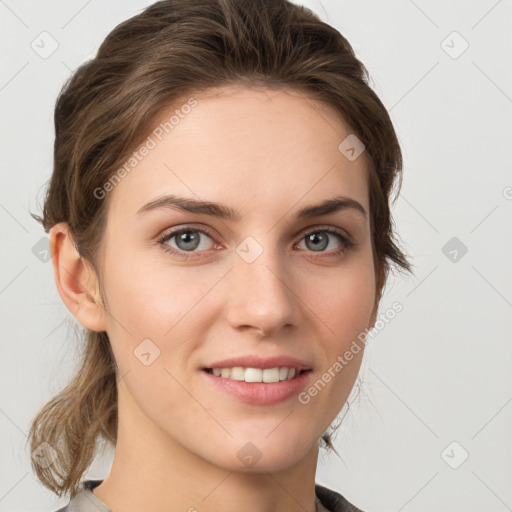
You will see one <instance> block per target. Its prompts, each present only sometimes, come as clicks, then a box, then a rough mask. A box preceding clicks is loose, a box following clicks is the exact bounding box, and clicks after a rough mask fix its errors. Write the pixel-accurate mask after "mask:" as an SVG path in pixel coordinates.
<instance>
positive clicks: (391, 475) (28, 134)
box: [0, 0, 512, 512]
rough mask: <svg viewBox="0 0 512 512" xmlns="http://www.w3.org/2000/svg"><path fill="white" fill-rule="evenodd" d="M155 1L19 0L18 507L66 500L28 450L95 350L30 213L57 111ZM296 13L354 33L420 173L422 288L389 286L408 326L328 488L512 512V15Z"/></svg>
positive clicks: (13, 141)
mask: <svg viewBox="0 0 512 512" xmlns="http://www.w3.org/2000/svg"><path fill="white" fill-rule="evenodd" d="M150 3H151V2H149V1H143V0H138V1H136V0H130V1H120V0H118V1H110V2H100V1H99V0H89V1H69V0H67V1H64V0H59V1H56V0H53V1H46V2H36V1H30V2H28V1H25V0H22V1H14V0H5V1H0V20H1V29H0V41H1V44H2V48H3V51H2V65H1V77H0V103H1V108H2V110H1V112H2V115H1V128H0V129H1V134H0V141H1V142H0V144H1V146H2V148H1V151H0V158H1V173H0V179H1V187H0V191H1V197H0V222H1V235H2V251H1V266H2V272H1V275H0V304H1V321H2V323H1V331H2V358H1V370H0V378H1V390H2V393H1V406H0V413H1V414H0V429H1V455H0V457H1V460H2V464H1V465H0V472H1V473H0V474H1V481H0V510H1V511H12V512H14V511H25V512H28V511H53V510H56V509H57V508H59V507H61V506H63V505H64V504H65V503H67V499H61V500H57V499H56V498H55V496H54V495H53V494H52V493H50V492H49V491H48V490H46V489H45V488H44V487H42V486H41V485H40V484H39V483H37V482H36V480H35V479H34V476H33V475H32V471H31V468H30V464H29V457H30V453H28V449H26V448H25V441H26V433H27V430H28V426H29V423H30V420H31V419H32V418H33V416H34V415H35V413H36V412H37V410H38V409H39V407H41V406H42V405H43V404H45V403H46V402H47V401H48V400H49V399H50V398H51V397H53V396H54V395H55V394H56V393H57V392H58V391H59V390H60V389H61V388H62V387H64V386H65V385H66V384H67V382H68V379H69V378H70V376H71V375H72V373H73V372H74V370H75V369H76V367H75V361H76V354H77V351H78V350H79V347H78V344H77V342H76V338H75V337H74V327H73V326H74V325H76V322H75V321H74V318H73V317H72V316H71V314H70V313H69V312H68V310H67V309H66V308H65V306H64V305H63V304H62V302H61V300H60V297H59V295H58V293H57V290H56V288H55V284H54V281H53V272H52V268H51V263H50V262H47V263H44V262H42V261H40V260H39V259H38V258H37V257H36V255H35V254H34V253H33V247H34V246H36V244H37V243H38V242H39V241H40V239H41V238H43V237H44V236H46V235H45V234H44V232H43V231H42V229H41V228H40V226H39V225H38V224H37V223H36V222H35V221H34V220H33V219H32V218H31V217H30V216H29V213H28V212H29V211H32V212H38V213H39V205H40V204H41V201H40V199H41V198H42V192H43V188H42V187H43V186H44V184H45V181H46V180H47V179H48V178H49V176H50V173H51V168H52V149H53V148H52V146H53V138H54V132H53V108H54V103H55V98H56V95H57V93H58V91H59V89H60V87H61V85H62V84H63V83H64V81H65V79H66V78H67V77H68V76H69V75H70V73H71V71H72V70H74V69H75V68H76V67H77V66H78V65H79V64H81V63H82V62H84V61H85V60H86V59H88V58H91V57H92V56H93V55H94V53H95V52H96V49H97V47H98V46H99V44H100V43H101V41H102V40H103V38H104V37H105V36H106V35H107V33H108V32H110V30H112V29H113V28H114V26H115V25H117V24H118V23H119V22H121V21H123V20H125V19H126V18H128V17H130V16H132V15H134V14H136V13H137V12H139V11H140V10H141V9H143V8H144V7H146V6H147V5H149V4H150ZM296 3H303V4H304V5H306V6H308V7H310V8H312V9H313V10H314V11H315V12H316V13H317V14H319V15H320V17H321V18H322V19H324V20H326V21H328V22H329V23H330V24H332V25H334V26H335V27H336V28H338V29H339V30H340V31H341V32H342V34H344V35H345V36H346V37H347V39H348V40H349V42H350V43H351V44H352V45H353V47H354V49H355V51H356V53H357V54H358V56H359V57H360V59H361V60H362V61H363V63H364V64H365V65H366V66H367V67H368V69H369V71H370V74H371V77H372V79H373V82H372V86H373V87H374V89H375V90H376V92H377V94H378V95H379V96H380V98H381V99H382V101H383V102H384V104H385V105H386V107H387V108H388V110H389V111H390V114H391V117H392V120H393V122H394V124H395V127H396V130H397V133H398V136H399V139H400V141H401V144H402V149H403V152H404V159H405V178H404V184H403V188H402V195H401V197H400V198H399V199H398V200H397V202H396V203H395V205H394V207H393V212H394V216H395V220H396V224H397V226H398V232H399V234H400V237H401V239H402V240H403V248H404V249H405V250H406V252H407V253H409V254H410V255H412V256H413V263H414V265H415V273H416V276H415V277H408V278H405V277H402V276H400V275H397V276H396V277H394V278H393V277H392V278H391V279H390V281H389V282H388V285H387V287H386V293H385V296H384V299H383V301H382V305H381V311H385V310H386V309H387V308H388V307H389V306H390V305H391V304H392V303H393V301H395V300H398V301H400V302H401V303H402V304H403V307H404V310H403V311H402V312H401V313H399V314H398V315H397V316H396V318H395V319H394V320H393V321H392V322H390V323H389V324H387V325H386V327H385V328H384V329H382V330H381V331H379V333H378V335H377V336H376V337H375V338H374V339H373V340H372V341H371V342H370V344H369V346H368V347H367V351H366V354H365V359H364V362H363V368H362V370H361V375H360V377H361V379H362V381H363V385H362V391H361V393H360V395H359V397H358V399H357V400H354V401H353V403H352V406H351V407H350V410H349V414H348V415H347V416H346V420H345V423H344V425H343V427H342V428H341V430H340V431H339V434H338V435H337V437H336V446H337V449H338V451H339V452H340V453H341V454H342V457H343V461H340V459H338V457H336V456H335V455H333V456H330V457H326V456H325V455H323V452H321V454H322V455H321V456H320V459H319V466H318V473H317V482H318V483H322V484H324V485H327V486H329V487H331V488H333V489H335V490H337V491H339V492H341V493H343V494H344V495H345V496H346V497H347V498H348V499H349V500H350V501H352V502H353V503H355V504H357V505H358V506H359V507H361V508H363V509H364V510H367V511H369V512H372V511H404V512H411V511H452V512H455V511H461V512H462V511H464V512H471V511H486V512H489V511H496V512H501V511H506V510H512V486H511V485H510V483H511V481H512V457H511V455H512V440H511V435H510V432H511V428H510V427H511V423H512V403H511V401H512V386H511V383H512V376H511V371H510V369H511V363H512V343H511V336H510V332H511V327H512V320H511V312H512V310H511V307H512V286H511V284H512V266H511V261H512V258H511V255H512V237H511V222H510V221H511V219H512V200H511V199H512V173H511V158H510V156H511V146H512V70H511V66H512V2H511V1H510V0H501V1H495V0H488V1H483V0H482V1H476V0H473V1H468V0H460V1H449V2H447V1H441V0H436V1H429V2H427V1H420V0H416V1H412V0H409V1H407V0H393V1H386V2H382V1H379V0H371V1H368V0H367V1H358V2H355V1H339V0H336V1H335V0H324V1H323V2H319V1H309V2H300V1H296ZM43 31H47V32H49V33H50V34H51V36H52V37H53V38H54V39H55V40H56V41H57V42H58V48H57V50H56V51H55V52H54V53H53V54H52V55H51V56H49V57H48V58H46V59H43V58H41V57H40V56H39V54H38V53H36V52H35V51H34V50H33V49H32V48H31V43H32V41H34V40H35V41H36V43H37V42H38V41H40V39H38V38H39V37H40V34H41V32H43ZM454 31H456V32H458V33H459V34H460V36H457V35H456V34H455V35H454V34H452V33H453V32H454ZM462 38H463V39H462ZM463 40H465V41H467V43H468V44H469V47H468V48H467V50H466V51H464V52H463V53H462V54H460V55H458V53H459V52H460V50H461V49H462V48H463V46H462V45H463V44H464V42H463ZM443 41H444V42H443ZM39 44H40V46H42V43H39ZM46 48H48V46H46ZM452 237H457V238H458V240H459V241H460V242H461V243H463V244H464V245H465V246H466V247H467V249H468V250H467V253H466V254H464V255H462V253H461V251H460V250H459V251H458V253H457V257H456V260H455V261H453V259H454V257H455V253H453V252H452V254H451V255H450V254H448V256H446V255H445V254H444V253H443V251H442V248H443V247H444V246H445V244H446V243H447V242H448V241H449V240H450V239H451V238H452ZM457 243H459V242H457ZM448 250H452V248H450V247H449V249H448ZM448 250H446V251H445V252H447V253H448ZM354 389H357V388H354ZM353 396H355V393H353ZM454 441H455V442H456V444H451V443H452V442H454ZM449 445H450V446H449ZM447 447H449V448H448V450H445V449H446V448H447ZM466 452H467V454H469V456H468V458H467V460H465V461H464V462H463V463H462V464H461V465H460V466H459V467H458V468H457V469H454V468H452V467H451V466H450V465H449V464H448V463H450V464H451V465H452V466H457V465H459V464H460V462H461V461H462V460H463V457H464V456H465V454H466ZM110 462H111V454H110V455H109V454H107V455H105V457H104V458H103V459H98V460H97V461H96V462H95V463H94V465H93V466H92V468H91V470H90V471H89V472H88V473H87V475H86V476H87V477H88V478H103V477H104V476H106V474H107V472H108V469H109V466H110Z"/></svg>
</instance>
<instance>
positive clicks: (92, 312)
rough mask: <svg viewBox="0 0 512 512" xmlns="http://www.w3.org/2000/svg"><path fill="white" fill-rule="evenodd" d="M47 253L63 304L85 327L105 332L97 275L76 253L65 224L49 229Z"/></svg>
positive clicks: (103, 310)
mask: <svg viewBox="0 0 512 512" xmlns="http://www.w3.org/2000/svg"><path fill="white" fill-rule="evenodd" d="M50 252H51V259H52V264H53V272H54V277H55V284H56V285H57V290H58V291H59V295H60V296H61V298H62V300H63V302H64V304H66V306H67V308H68V309H69V311H71V313H73V316H74V317H75V318H76V319H77V320H78V321H79V322H80V323H81V324H82V325H83V326H84V327H86V328H88V329H90V330H92V331H98V332H99V331H106V321H105V320H106V312H105V309H104V307H103V305H102V301H101V297H100V295H99V287H98V281H97V277H96V273H95V272H94V270H93V269H92V267H91V266H90V264H89V263H88V262H86V261H85V260H83V259H82V258H81V256H80V254H79V253H78V251H77V249H76V247H75V244H74V241H73V237H72V234H71V231H70V229H69V225H68V224H67V223H66V222H60V223H58V224H56V225H55V226H53V227H52V228H51V229H50Z"/></svg>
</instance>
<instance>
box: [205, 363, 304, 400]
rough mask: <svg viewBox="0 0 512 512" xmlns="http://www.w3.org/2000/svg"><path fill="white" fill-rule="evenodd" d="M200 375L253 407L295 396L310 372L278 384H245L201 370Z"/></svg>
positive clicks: (241, 381)
mask: <svg viewBox="0 0 512 512" xmlns="http://www.w3.org/2000/svg"><path fill="white" fill-rule="evenodd" d="M201 373H202V374H203V375H204V376H205V378H206V379H208V381H209V382H211V383H212V384H213V385H214V386H218V387H219V388H220V389H222V390H223V391H225V392H226V393H229V394H230V395H232V396H234V397H236V398H238V399H239V400H241V401H242V402H245V403H247V404H253V405H272V404H277V403H279V402H283V401H284V400H288V399H289V398H291V397H292V396H294V395H297V394H298V393H299V392H300V390H301V389H303V388H304V387H305V386H306V383H307V382H308V380H309V376H310V375H311V370H308V371H306V372H302V373H301V374H300V375H299V376H298V377H295V378H293V379H291V380H283V381H279V382H245V381H243V380H232V379H226V378H224V377H217V376H216V375H214V374H213V373H208V372H207V371H206V370H201Z"/></svg>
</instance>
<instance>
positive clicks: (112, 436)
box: [30, 0, 410, 512]
mask: <svg viewBox="0 0 512 512" xmlns="http://www.w3.org/2000/svg"><path fill="white" fill-rule="evenodd" d="M367 82H368V75H367V71H366V69H365V67H364V66H363V64H362V63H361V62H360V61H359V60H358V59H357V58H356V57H355V55H354V52H353V50H352V48H351V46H350V44H349V43H348V42H347V40H346V39H345V38H344V37H343V36H342V35H341V34H340V33H339V32H338V31H336V30H335V29H334V28H332V27H330V26H329V25H327V24H325V23H323V22H322V21H320V20H319V19H318V18H317V17H316V16H315V15H314V14H313V13H312V12H310V11H309V10H307V9H305V8H303V7H300V6H297V5H294V4H292V3H290V2H288V1H286V0H279V1H276V0H271V1H270V0H258V1H255V0H250V1H249V0H215V1H212V0H187V1H177V0H165V1H162V2H157V3H156V4H154V5H152V6H150V7H148V8H147V9H146V10H145V11H143V12H142V13H141V14H139V15H137V16H134V17H133V18H131V19H129V20H127V21H125V22H124V23H121V24H120V25H119V26H117V27H116V28H115V29H114V30H113V31H112V32H111V33H110V34H109V35H108V36H107V38H106V39H105V41H104V42H103V43H102V45H101V47H100V48H99V50H98V53H97V55H96V57H95V58H94V59H92V60H91V61H89V62H87V63H85V64H84V65H82V66H81V67H80V68H79V69H78V70H77V71H76V72H75V73H74V75H73V77H72V78H71V79H70V81H69V82H68V83H67V84H66V85H65V86H64V88H63V90H62V91H61V94H60V95H59V98H58V100H57V104H56V109H55V130H56V139H55V151H54V170H53V174H52V177H51V181H50V184H49V188H48V192H47V196H46V200H45V204H44V210H43V216H42V217H38V216H34V217H35V218H36V219H37V220H38V221H40V222H41V223H42V225H43V227H44V229H45V230H46V232H48V233H50V243H51V253H52V262H53V268H54V273H55V282H56V286H57V289H58V291H59V294H60V296H61V297H62V300H63V302H64V303H65V305H66V306H67V307H68V309H69V310H70V311H71V312H72V314H73V315H74V316H75V318H76V319H77V321H78V322H79V323H80V324H81V325H82V326H83V327H84V328H85V340H84V344H85V347H84V352H83V360H82V362H81V368H80V370H79V372H78V373H77V374H76V376H75V377H74V378H73V380H72V381H71V383H70V384H69V385H68V386H67V387H66V388H65V389H64V390H63V391H62V392H61V393H60V394H59V395H57V396H56V397H55V398H54V399H53V400H52V401H51V402H50V403H48V404H47V405H46V406H45V407H44V408H42V410H41V411H40V412H39V413H38V415H37V416H36V418H35V419H34V421H33V424H32V428H31V431H30V442H31V449H32V452H33V453H35V454H37V457H36V456H33V458H32V461H33V462H32V464H33V468H34V471H35V472H36V474H37V476H38V478H39V479H40V480H41V482H42V483H43V484H44V485H45V486H46V487H48V488H49V489H51V490H52V491H53V492H55V493H56V494H57V495H58V496H62V495H63V494H66V493H69V494H70V497H71V500H70V503H69V505H68V506H67V507H65V508H63V509H61V512H62V511H67V512H70V511H76V510H79V511H89V510H91V511H97V510H103V511H106V510H110V509H112V510H116V511H123V512H132V511H140V510H147V511H151V512H160V511H164V510H165V511H166V512H170V511H178V510H189V511H193V510H198V511H220V510H222V511H235V510H236V511H239V510H251V511H261V512H263V511H271V510H279V511H292V510H293V511H295V510H301V511H307V512H313V511H315V510H316V511H325V510H329V511H344V510H360V509H358V508H356V507H355V506H354V505H352V504H350V503H349V501H348V500H347V499H346V498H344V497H343V496H342V495H341V494H339V493H337V492H335V491H333V490H330V489H327V488H325V487H322V486H320V485H317V484H315V473H316V464H317V458H318V451H319V443H320V442H322V443H323V444H324V446H325V447H326V448H327V449H334V447H333V445H332V440H331V437H330V434H329V433H328V432H327V430H328V429H329V426H330V425H331V423H332V422H333V420H334V419H335V418H336V416H337V415H338V413H339V412H340V410H341V409H342V407H343V405H344V404H345V403H346V400H347V398H348V396H349V394H350V392H351V390H352V388H353V385H354V382H355V380H356V378H357V375H358V371H359V368H360V365H361V361H362V357H363V354H364V344H365V335H366V333H367V332H368V330H369V329H370V328H371V327H372V325H373V324H374V322H375V320H376V316H377V311H378V305H379V301H380V298H381V294H382V290H383V287H384V285H385V282H386V278H387V275H388V271H389V269H390V268H391V267H390V264H395V265H396V266H397V267H398V268H399V269H404V270H408V271H410V265H409V263H408V261H407V259H406V257H405V256H404V254H403V253H402V252H401V250H400V249H399V247H398V246H397V244H396V242H395V238H394V232H393V223H392V218H391V214H390V205H389V200H390V194H391V190H392V187H393V184H394V183H395V180H396V178H399V177H400V176H401V175H400V171H401V166H402V158H401V151H400V147H399V143H398V140H397V137H396V134H395V131H394V129H393V126H392V123H391V121H390V118H389V116H388V114H387V112H386V109H385V108H384V106H383V104H382V103H381V101H380V100H379V99H378V97H377V96H376V95H375V93H374V92H373V91H372V90H371V88H370V87H369V86H368V84H367ZM101 440H104V441H107V442H108V443H112V444H113V445H114V446H115V455H114V461H113V465H112V468H111V471H110V473H109V474H108V475H107V476H106V477H105V479H103V480H94V481H93V480H83V479H82V477H83V474H84V472H85V471H86V470H87V468H88V467H89V465H90V464H91V462H92V460H93V458H94V454H95V449H96V446H97V443H98V442H99V441H101Z"/></svg>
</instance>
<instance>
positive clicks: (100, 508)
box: [55, 480, 112, 512]
mask: <svg viewBox="0 0 512 512" xmlns="http://www.w3.org/2000/svg"><path fill="white" fill-rule="evenodd" d="M102 481H103V480H83V481H82V482H80V484H79V486H78V488H77V490H76V492H74V493H73V494H72V495H71V499H70V500H69V503H68V504H67V505H66V506H65V507H64V508H60V509H59V510H56V511H55V512H112V511H111V510H110V509H109V508H108V507H107V505H105V503H103V502H102V501H100V499H99V498H98V497H97V496H96V495H95V494H94V493H93V492H92V490H93V489H94V488H95V487H96V486H98V485H99V484H100V483H101V482H102Z"/></svg>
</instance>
